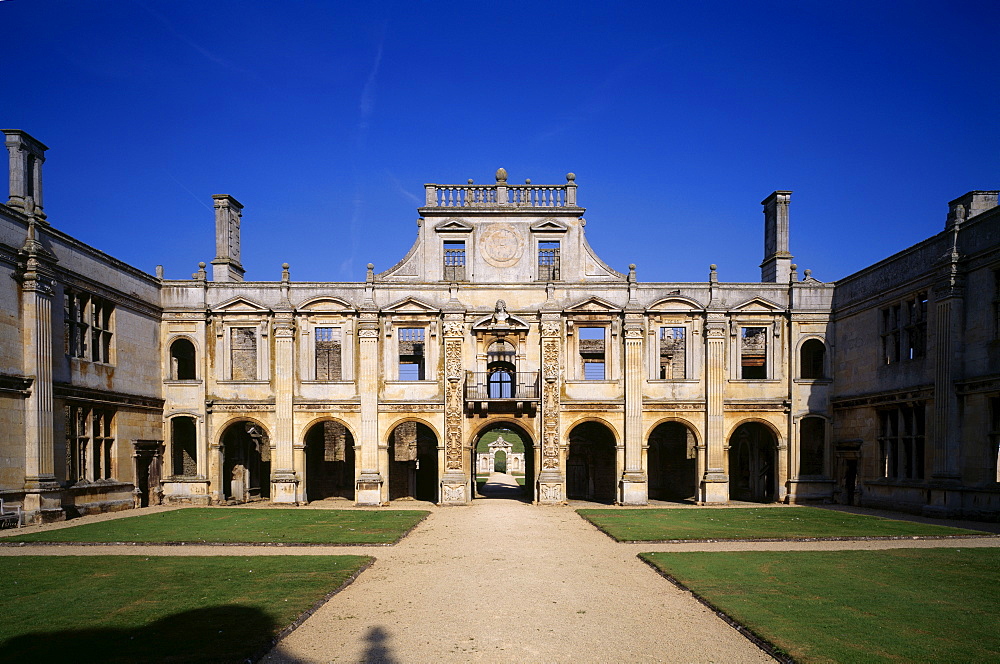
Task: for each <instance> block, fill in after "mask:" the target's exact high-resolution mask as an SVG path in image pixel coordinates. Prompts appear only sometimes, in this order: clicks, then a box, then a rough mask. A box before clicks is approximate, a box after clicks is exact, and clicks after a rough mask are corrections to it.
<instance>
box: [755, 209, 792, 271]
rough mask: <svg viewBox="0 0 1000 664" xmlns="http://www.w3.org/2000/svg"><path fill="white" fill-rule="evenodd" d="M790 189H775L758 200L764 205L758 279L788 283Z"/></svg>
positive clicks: (790, 261) (790, 263)
mask: <svg viewBox="0 0 1000 664" xmlns="http://www.w3.org/2000/svg"><path fill="white" fill-rule="evenodd" d="M791 197H792V192H790V191H775V192H773V193H772V194H771V195H770V196H768V197H767V198H765V199H764V200H762V201H761V202H760V204H761V205H763V206H764V262H763V263H761V264H760V280H761V281H766V282H772V283H773V282H777V283H783V284H784V283H788V278H789V276H790V274H791V265H792V255H791V254H790V253H788V201H789V199H791Z"/></svg>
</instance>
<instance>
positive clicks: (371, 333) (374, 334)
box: [358, 329, 378, 339]
mask: <svg viewBox="0 0 1000 664" xmlns="http://www.w3.org/2000/svg"><path fill="white" fill-rule="evenodd" d="M358 338H359V339H378V330H366V329H361V330H358Z"/></svg>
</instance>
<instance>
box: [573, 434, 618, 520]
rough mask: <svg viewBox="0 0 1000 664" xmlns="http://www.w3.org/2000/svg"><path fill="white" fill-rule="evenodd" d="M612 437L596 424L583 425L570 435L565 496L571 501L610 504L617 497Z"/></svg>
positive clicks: (614, 451) (614, 452)
mask: <svg viewBox="0 0 1000 664" xmlns="http://www.w3.org/2000/svg"><path fill="white" fill-rule="evenodd" d="M616 452H617V450H616V449H615V437H614V434H613V433H611V430H610V429H609V428H608V427H606V426H605V425H603V424H600V423H598V422H584V423H583V424H579V425H577V426H576V427H574V428H573V430H572V431H571V432H570V435H569V458H568V459H567V461H566V496H567V497H568V498H570V499H573V500H592V501H595V502H599V503H613V502H615V499H616V497H617V495H618V472H617V469H616V457H617V454H616Z"/></svg>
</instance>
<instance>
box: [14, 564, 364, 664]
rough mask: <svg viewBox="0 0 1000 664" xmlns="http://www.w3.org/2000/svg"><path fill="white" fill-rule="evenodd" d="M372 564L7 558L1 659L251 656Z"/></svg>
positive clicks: (112, 660)
mask: <svg viewBox="0 0 1000 664" xmlns="http://www.w3.org/2000/svg"><path fill="white" fill-rule="evenodd" d="M371 560H372V559H371V558H370V557H368V556H253V557H238V556H232V557H230V556H219V557H200V556H196V557H187V556H184V557H181V556H178V557H154V556H150V557H144V556H23V557H14V558H7V559H6V560H5V561H4V564H3V569H4V573H3V575H0V589H2V590H0V616H3V619H2V620H0V661H4V662H82V661H89V662H96V661H99V662H102V663H110V664H119V663H121V664H126V663H129V662H167V661H171V662H241V661H245V660H247V658H249V657H252V656H254V655H259V654H261V652H262V651H264V650H266V649H267V648H269V647H270V644H271V640H272V639H273V638H274V636H275V635H276V634H278V632H280V631H281V630H282V629H284V628H285V627H287V626H289V625H290V624H291V623H292V622H293V621H295V620H296V619H297V618H299V616H301V615H302V614H303V613H304V612H306V611H308V610H310V609H312V608H313V607H314V606H316V605H317V604H318V603H319V602H321V601H322V600H323V599H324V598H325V597H326V596H328V595H329V594H331V593H332V592H333V591H335V590H337V589H338V588H340V587H341V586H342V585H343V584H345V583H346V582H348V581H349V580H350V579H351V578H353V577H354V575H356V574H357V573H358V572H359V571H360V570H361V569H363V568H364V566H365V565H367V564H368V563H369V562H370V561H371Z"/></svg>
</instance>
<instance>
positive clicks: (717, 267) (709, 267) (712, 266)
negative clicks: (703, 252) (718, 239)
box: [708, 263, 719, 272]
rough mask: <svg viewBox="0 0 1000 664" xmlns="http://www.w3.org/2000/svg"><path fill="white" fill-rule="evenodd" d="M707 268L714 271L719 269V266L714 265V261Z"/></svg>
mask: <svg viewBox="0 0 1000 664" xmlns="http://www.w3.org/2000/svg"><path fill="white" fill-rule="evenodd" d="M708 269H709V270H711V271H712V272H715V271H716V270H718V269H719V266H718V265H716V264H715V263H712V264H711V265H709V266H708Z"/></svg>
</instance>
